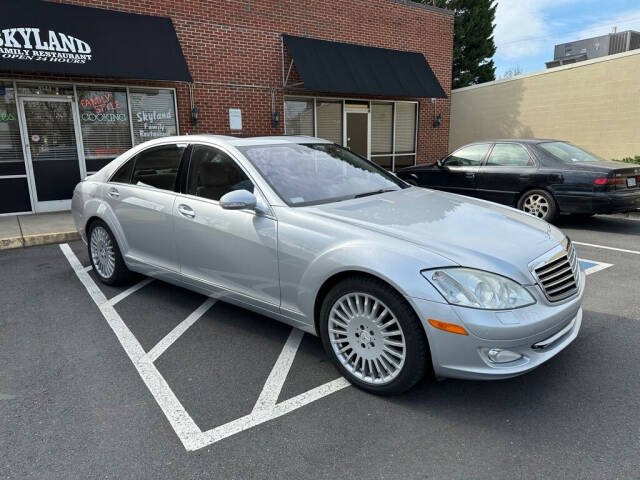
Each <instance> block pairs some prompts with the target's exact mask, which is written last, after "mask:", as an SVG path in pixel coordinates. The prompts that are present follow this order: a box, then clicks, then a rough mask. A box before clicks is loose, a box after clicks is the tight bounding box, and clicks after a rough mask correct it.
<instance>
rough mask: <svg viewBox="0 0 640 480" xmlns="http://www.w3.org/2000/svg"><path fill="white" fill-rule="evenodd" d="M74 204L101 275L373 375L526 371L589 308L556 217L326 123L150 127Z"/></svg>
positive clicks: (360, 379)
mask: <svg viewBox="0 0 640 480" xmlns="http://www.w3.org/2000/svg"><path fill="white" fill-rule="evenodd" d="M72 208H73V215H74V218H75V222H76V225H77V227H78V230H79V231H80V232H81V235H82V237H83V239H84V240H85V241H86V242H87V244H88V248H89V254H90V257H91V262H92V264H93V268H94V269H95V272H96V273H97V274H98V276H99V277H100V279H101V280H102V281H103V282H105V283H107V284H115V283H118V282H122V281H124V280H125V279H126V278H127V277H128V276H129V275H130V274H131V272H132V271H134V272H139V273H142V274H144V275H149V276H152V277H156V278H159V279H162V280H165V281H167V282H170V283H173V284H175V285H180V286H182V287H186V288H189V289H192V290H195V291H198V292H201V293H203V294H205V295H209V296H212V297H215V298H219V299H222V300H224V301H227V302H231V303H234V304H236V305H240V306H243V307H246V308H248V309H250V310H253V311H255V312H259V313H261V314H264V315H266V316H268V317H272V318H274V319H277V320H279V321H282V322H285V323H287V324H289V325H292V326H294V327H297V328H300V329H302V330H304V331H305V332H309V333H312V334H315V335H319V336H320V338H321V339H322V343H323V345H324V348H325V349H326V352H327V355H329V357H330V358H331V359H332V361H333V362H334V363H335V365H336V367H337V368H338V370H339V371H340V373H341V374H342V375H344V376H345V377H346V378H348V379H349V380H350V381H351V382H352V383H354V384H355V385H357V386H359V387H361V388H364V389H366V390H369V391H371V392H375V393H380V394H391V393H399V392H402V391H405V390H407V389H409V388H411V387H412V386H413V385H415V384H416V382H418V381H419V380H420V379H421V378H422V377H423V376H424V375H425V374H426V373H431V374H435V376H437V377H456V378H467V379H499V378H507V377H512V376H515V375H519V374H522V373H524V372H527V371H529V370H531V369H533V368H535V367H537V366H538V365H540V364H541V363H543V362H545V361H547V360H549V359H550V358H551V357H553V356H554V355H556V354H557V353H558V352H560V351H561V350H562V349H563V348H565V347H566V346H567V345H568V344H569V343H571V341H573V339H575V338H576V336H577V334H578V331H579V329H580V324H581V321H582V309H581V306H580V304H581V301H582V296H583V293H584V286H585V275H584V272H583V271H581V269H580V266H579V264H578V261H577V258H576V252H575V250H574V249H573V246H572V244H571V242H570V241H569V239H568V238H567V237H565V236H564V235H563V234H562V233H561V232H560V231H559V230H558V229H557V228H555V227H553V226H551V225H550V224H548V223H546V222H545V221H543V220H540V219H538V218H536V217H534V216H531V215H528V214H526V213H523V212H520V211H518V210H515V209H512V208H509V207H504V206H500V205H497V204H494V203H490V202H485V201H482V200H477V199H472V198H468V197H462V196H458V195H454V194H450V193H444V192H437V191H433V190H427V189H422V188H417V187H412V186H410V185H408V184H407V183H405V182H404V181H402V180H400V179H399V178H397V177H396V176H394V175H393V174H391V173H389V172H387V171H385V170H383V169H381V168H379V167H378V166H376V165H375V164H373V163H372V162H370V161H368V160H365V159H363V158H361V157H359V156H357V155H355V154H353V153H351V152H350V151H348V150H346V149H344V148H342V147H340V146H337V145H335V144H332V143H330V142H327V141H325V140H321V139H318V138H310V137H261V138H260V137H259V138H232V137H222V136H213V135H198V136H182V137H169V138H163V139H158V140H153V141H150V142H146V143H144V144H142V145H139V146H137V147H135V148H133V149H131V150H130V151H128V152H126V153H124V154H123V155H121V156H120V157H119V158H117V159H116V160H114V161H113V162H112V163H110V164H109V165H107V166H106V167H104V168H103V169H102V170H100V171H99V172H98V173H96V174H95V175H92V176H90V177H88V178H87V179H86V180H84V181H83V182H81V183H80V184H78V186H77V187H76V189H75V192H74V195H73V207H72ZM256 355H258V356H259V355H260V353H259V352H256Z"/></svg>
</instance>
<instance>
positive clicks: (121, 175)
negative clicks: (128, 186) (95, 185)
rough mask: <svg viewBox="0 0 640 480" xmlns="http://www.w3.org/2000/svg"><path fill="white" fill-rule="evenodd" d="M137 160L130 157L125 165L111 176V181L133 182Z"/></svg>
mask: <svg viewBox="0 0 640 480" xmlns="http://www.w3.org/2000/svg"><path fill="white" fill-rule="evenodd" d="M134 162H135V158H130V159H129V160H127V161H126V162H125V163H124V165H122V166H121V167H120V168H119V169H118V171H116V173H114V174H113V176H112V177H111V180H110V181H111V182H118V183H130V182H131V174H132V173H133V164H134Z"/></svg>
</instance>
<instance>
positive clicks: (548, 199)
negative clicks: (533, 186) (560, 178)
mask: <svg viewBox="0 0 640 480" xmlns="http://www.w3.org/2000/svg"><path fill="white" fill-rule="evenodd" d="M518 208H519V209H520V210H523V211H525V212H527V213H530V214H531V215H534V216H536V217H538V218H541V219H543V220H546V221H547V222H553V221H554V220H555V219H556V218H557V217H558V206H557V204H556V201H555V199H554V198H553V195H551V194H550V193H549V192H547V191H546V190H529V191H528V192H525V193H524V194H523V195H522V196H521V197H520V200H518Z"/></svg>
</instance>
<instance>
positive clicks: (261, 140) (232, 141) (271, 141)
mask: <svg viewBox="0 0 640 480" xmlns="http://www.w3.org/2000/svg"><path fill="white" fill-rule="evenodd" d="M197 141H202V142H211V141H214V142H215V143H217V144H222V145H229V146H233V147H240V146H251V145H282V144H283V143H290V144H302V143H329V144H330V143H333V142H330V141H328V140H325V139H323V138H316V137H308V136H304V135H274V136H265V137H232V136H229V135H213V134H198V135H177V136H172V137H162V138H158V139H155V140H150V141H149V142H145V144H147V145H149V146H151V145H153V144H154V143H167V142H176V143H180V142H197Z"/></svg>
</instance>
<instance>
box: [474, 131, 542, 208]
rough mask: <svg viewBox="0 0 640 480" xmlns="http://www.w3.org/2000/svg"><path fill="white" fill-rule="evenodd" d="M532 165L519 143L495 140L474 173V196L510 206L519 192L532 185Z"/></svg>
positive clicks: (533, 170) (524, 148)
mask: <svg viewBox="0 0 640 480" xmlns="http://www.w3.org/2000/svg"><path fill="white" fill-rule="evenodd" d="M536 168H537V167H536V164H535V160H534V159H533V157H532V156H531V155H530V153H529V151H528V150H527V148H526V147H524V146H523V145H521V144H519V143H496V144H494V145H493V147H492V149H491V151H490V152H489V155H488V157H487V160H486V162H485V163H484V165H482V166H481V167H480V170H479V172H478V175H477V182H476V189H477V192H478V197H479V198H482V199H484V200H490V201H492V202H497V203H502V204H504V205H510V206H514V205H515V204H516V202H517V199H518V196H519V195H520V192H522V191H524V190H526V189H527V188H530V187H531V186H534V185H533V184H534V179H535V173H536Z"/></svg>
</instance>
